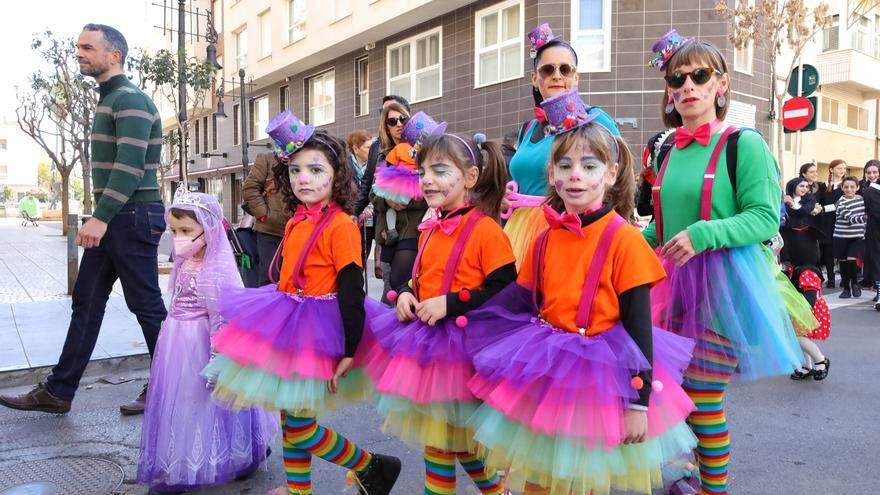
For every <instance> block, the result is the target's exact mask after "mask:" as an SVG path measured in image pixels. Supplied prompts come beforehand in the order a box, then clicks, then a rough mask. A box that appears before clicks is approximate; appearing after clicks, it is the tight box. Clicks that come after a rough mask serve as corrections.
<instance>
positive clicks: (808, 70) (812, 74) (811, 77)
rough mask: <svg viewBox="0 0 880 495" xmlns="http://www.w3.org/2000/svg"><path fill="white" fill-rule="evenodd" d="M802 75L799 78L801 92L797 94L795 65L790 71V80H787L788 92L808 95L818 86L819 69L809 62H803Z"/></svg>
mask: <svg viewBox="0 0 880 495" xmlns="http://www.w3.org/2000/svg"><path fill="white" fill-rule="evenodd" d="M803 67H804V76H803V78H802V79H801V94H800V95H798V94H797V85H798V75H799V73H800V71H799V70H798V68H797V67H795V68H794V70H793V71H791V80H790V81H789V82H788V94H789V95H791V96H792V97H795V96H809V95H811V94H813V91H816V88H818V87H819V71H818V70H816V68H815V67H813V66H812V65H810V64H804V65H803Z"/></svg>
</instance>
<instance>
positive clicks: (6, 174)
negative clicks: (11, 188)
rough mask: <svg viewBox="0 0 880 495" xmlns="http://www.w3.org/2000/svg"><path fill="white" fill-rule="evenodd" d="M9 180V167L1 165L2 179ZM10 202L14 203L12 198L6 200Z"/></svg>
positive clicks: (0, 176)
mask: <svg viewBox="0 0 880 495" xmlns="http://www.w3.org/2000/svg"><path fill="white" fill-rule="evenodd" d="M8 178H9V165H0V179H8ZM6 199H7V200H9V201H12V198H6Z"/></svg>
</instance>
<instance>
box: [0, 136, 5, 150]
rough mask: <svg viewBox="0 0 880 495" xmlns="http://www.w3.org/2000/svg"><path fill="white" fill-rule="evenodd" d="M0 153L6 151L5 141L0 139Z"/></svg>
mask: <svg viewBox="0 0 880 495" xmlns="http://www.w3.org/2000/svg"><path fill="white" fill-rule="evenodd" d="M0 151H6V140H5V139H0Z"/></svg>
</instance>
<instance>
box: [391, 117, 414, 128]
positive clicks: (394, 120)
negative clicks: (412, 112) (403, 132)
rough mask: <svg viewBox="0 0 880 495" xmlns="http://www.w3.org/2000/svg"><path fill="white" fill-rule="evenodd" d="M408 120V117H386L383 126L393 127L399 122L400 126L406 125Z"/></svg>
mask: <svg viewBox="0 0 880 495" xmlns="http://www.w3.org/2000/svg"><path fill="white" fill-rule="evenodd" d="M407 120H409V117H388V118H387V119H385V124H386V125H387V126H388V127H394V126H396V125H397V123H398V122H400V125H404V124H406V121H407Z"/></svg>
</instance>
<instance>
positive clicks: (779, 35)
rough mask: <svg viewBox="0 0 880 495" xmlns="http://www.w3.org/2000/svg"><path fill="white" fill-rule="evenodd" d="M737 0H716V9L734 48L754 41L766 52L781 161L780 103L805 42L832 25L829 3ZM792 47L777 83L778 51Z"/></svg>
mask: <svg viewBox="0 0 880 495" xmlns="http://www.w3.org/2000/svg"><path fill="white" fill-rule="evenodd" d="M734 1H736V4H735V5H736V6H735V8H731V7H730V5H728V3H727V2H726V1H724V0H718V1H717V3H716V4H715V11H716V12H717V13H718V15H720V16H721V17H722V18H724V19H725V20H727V21H730V24H731V27H732V30H731V32H730V35H729V37H730V42H731V43H733V46H735V47H736V48H737V49H743V48H745V47H747V46H748V45H749V43H754V45H755V46H760V47H761V48H763V49H764V50H765V51H766V53H767V59H768V60H767V61H768V62H769V63H770V91H771V93H772V94H773V101H774V103H775V105H774V107H773V108H771V111H770V120H771V121H774V122H776V124H777V125H776V136H775V138H774V149H775V150H776V155H777V157H776V159H777V161H778V162H779V164H780V166H781V165H782V138H783V129H782V111H781V109H782V103H783V101H784V100H785V94H786V89H787V88H788V85H789V83H790V82H791V72H792V70H794V68H795V66H796V65H797V63H798V60H799V59H800V56H801V53H803V51H804V48H805V47H806V46H807V43H810V42H812V41H813V39H814V38H815V37H816V34H817V33H819V32H821V31H822V30H823V29H824V28H826V27H827V26H830V25H831V16H830V15H828V4H826V3H825V2H820V3H819V4H818V5H816V7H814V8H813V9H812V10H810V9H809V8H807V6H806V2H805V1H804V0H756V1H755V5H754V6H751V5H749V2H748V0H734ZM783 47H787V48H788V49H789V50H791V53H792V58H791V64H790V65H789V67H788V70H786V71H785V73H784V74H785V79H784V81H785V82H784V84H782V86H779V85H778V84H777V79H779V75H778V72H777V70H778V68H779V67H778V65H777V61H778V58H779V55H780V54H781V53H782V48H783Z"/></svg>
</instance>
